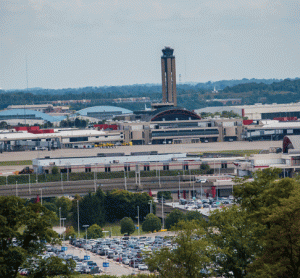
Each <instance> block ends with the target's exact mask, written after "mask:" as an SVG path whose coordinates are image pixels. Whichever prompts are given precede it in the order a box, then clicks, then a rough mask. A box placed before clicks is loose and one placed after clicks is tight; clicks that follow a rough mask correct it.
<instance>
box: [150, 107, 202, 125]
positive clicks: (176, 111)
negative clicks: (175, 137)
mask: <svg viewBox="0 0 300 278" xmlns="http://www.w3.org/2000/svg"><path fill="white" fill-rule="evenodd" d="M152 115H153V116H154V117H152V119H151V122H154V121H163V120H166V121H175V120H176V119H178V120H201V117H200V116H199V115H197V114H196V113H194V112H192V111H189V110H187V109H185V108H180V107H164V108H160V109H157V110H154V111H153V112H152Z"/></svg>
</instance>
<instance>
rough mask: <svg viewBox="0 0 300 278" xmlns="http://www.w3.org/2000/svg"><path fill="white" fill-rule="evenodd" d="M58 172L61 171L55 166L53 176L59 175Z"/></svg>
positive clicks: (52, 170)
mask: <svg viewBox="0 0 300 278" xmlns="http://www.w3.org/2000/svg"><path fill="white" fill-rule="evenodd" d="M58 171H59V169H58V167H57V166H53V167H52V169H51V172H52V175H57V174H58Z"/></svg>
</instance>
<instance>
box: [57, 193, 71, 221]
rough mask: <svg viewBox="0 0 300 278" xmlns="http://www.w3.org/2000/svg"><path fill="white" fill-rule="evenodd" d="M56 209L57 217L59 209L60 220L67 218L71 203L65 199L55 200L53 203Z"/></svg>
mask: <svg viewBox="0 0 300 278" xmlns="http://www.w3.org/2000/svg"><path fill="white" fill-rule="evenodd" d="M54 203H55V205H56V207H57V215H58V217H59V208H61V210H60V211H61V217H62V218H68V216H69V212H70V211H71V208H72V201H71V200H70V199H69V198H67V197H60V198H55V201H54Z"/></svg>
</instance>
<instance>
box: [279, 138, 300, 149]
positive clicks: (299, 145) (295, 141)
mask: <svg viewBox="0 0 300 278" xmlns="http://www.w3.org/2000/svg"><path fill="white" fill-rule="evenodd" d="M289 149H295V150H300V136H299V135H289V136H284V138H283V142H282V152H283V153H288V152H289Z"/></svg>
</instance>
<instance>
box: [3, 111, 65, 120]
mask: <svg viewBox="0 0 300 278" xmlns="http://www.w3.org/2000/svg"><path fill="white" fill-rule="evenodd" d="M65 118H66V117H65V116H56V117H53V116H50V115H48V114H45V113H42V112H39V111H35V110H29V109H9V110H3V111H0V119H1V120H2V121H5V120H11V119H30V120H31V119H34V120H44V121H48V122H58V121H62V120H63V119H65Z"/></svg>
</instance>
